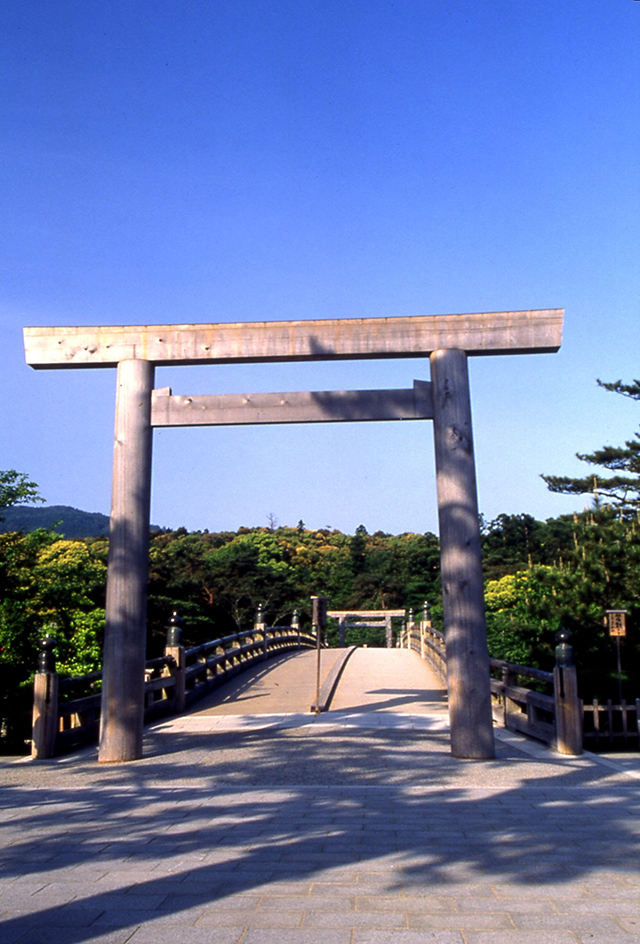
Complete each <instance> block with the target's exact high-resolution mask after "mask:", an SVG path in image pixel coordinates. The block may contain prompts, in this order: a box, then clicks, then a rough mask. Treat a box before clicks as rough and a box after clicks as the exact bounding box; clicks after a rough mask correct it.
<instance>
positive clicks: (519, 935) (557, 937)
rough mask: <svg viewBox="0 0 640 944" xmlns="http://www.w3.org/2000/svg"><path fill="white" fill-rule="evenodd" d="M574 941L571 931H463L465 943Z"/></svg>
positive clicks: (568, 943) (558, 943) (570, 943)
mask: <svg viewBox="0 0 640 944" xmlns="http://www.w3.org/2000/svg"><path fill="white" fill-rule="evenodd" d="M575 941H576V939H575V936H574V935H573V934H572V932H571V931H465V944H575ZM627 944H628V942H627Z"/></svg>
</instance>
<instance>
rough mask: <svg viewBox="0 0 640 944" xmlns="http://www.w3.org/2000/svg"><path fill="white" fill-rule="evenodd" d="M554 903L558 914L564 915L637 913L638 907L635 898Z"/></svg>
mask: <svg viewBox="0 0 640 944" xmlns="http://www.w3.org/2000/svg"><path fill="white" fill-rule="evenodd" d="M554 905H555V907H556V910H557V911H558V912H559V913H560V914H565V915H597V914H601V915H602V914H612V915H637V914H638V910H639V908H640V905H639V903H638V899H637V898H635V899H633V898H629V899H624V898H617V899H615V900H612V901H596V900H595V899H590V900H588V901H582V900H580V901H555V902H554Z"/></svg>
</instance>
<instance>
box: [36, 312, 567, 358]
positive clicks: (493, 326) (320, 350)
mask: <svg viewBox="0 0 640 944" xmlns="http://www.w3.org/2000/svg"><path fill="white" fill-rule="evenodd" d="M563 315H564V312H563V310H562V309H560V308H553V309H539V310H531V311H500V312H480V313H475V314H465V315H416V316H411V317H402V316H401V317H393V318H344V319H326V320H318V321H255V322H244V323H238V324H233V323H229V324H225V323H219V324H179V325H122V326H115V327H114V326H96V327H27V328H25V329H24V342H25V354H26V360H27V363H28V364H30V365H31V366H32V367H36V368H51V367H55V368H59V367H115V366H116V365H117V364H118V362H119V361H121V360H129V359H132V358H135V359H139V360H148V361H151V362H152V363H154V364H163V363H172V364H229V363H252V362H259V361H303V360H311V361H322V360H336V359H353V358H355V359H358V358H385V357H426V356H428V355H429V354H431V353H432V352H433V351H437V350H440V349H441V348H458V349H460V350H463V351H466V352H467V353H468V354H478V355H481V354H518V353H519V354H532V353H545V352H546V353H549V352H553V351H557V350H558V348H559V347H560V344H561V342H562V323H563Z"/></svg>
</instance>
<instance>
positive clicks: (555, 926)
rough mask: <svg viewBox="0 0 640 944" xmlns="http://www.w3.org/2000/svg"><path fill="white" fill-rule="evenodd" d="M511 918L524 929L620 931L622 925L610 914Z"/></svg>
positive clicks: (521, 915)
mask: <svg viewBox="0 0 640 944" xmlns="http://www.w3.org/2000/svg"><path fill="white" fill-rule="evenodd" d="M511 919H512V921H513V923H514V925H515V926H516V928H518V929H519V930H522V931H555V930H562V929H564V928H566V929H567V930H571V931H576V932H578V931H579V932H583V933H584V932H585V931H608V932H609V933H612V932H613V933H620V925H619V923H617V922H616V921H614V920H613V918H610V917H609V916H608V915H582V916H577V915H557V914H545V915H523V914H512V915H511Z"/></svg>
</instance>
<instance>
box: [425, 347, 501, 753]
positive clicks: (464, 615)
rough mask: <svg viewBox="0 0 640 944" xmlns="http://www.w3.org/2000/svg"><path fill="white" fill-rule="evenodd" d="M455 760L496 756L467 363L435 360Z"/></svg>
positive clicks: (453, 357)
mask: <svg viewBox="0 0 640 944" xmlns="http://www.w3.org/2000/svg"><path fill="white" fill-rule="evenodd" d="M430 360H431V380H432V384H433V414H434V415H433V421H434V422H433V429H434V439H435V454H436V475H437V487H438V518H439V522H440V564H441V578H442V604H443V611H444V626H445V643H446V652H447V676H448V687H449V717H450V723H451V752H452V754H453V755H454V757H468V758H476V759H479V760H480V759H489V758H492V757H494V756H495V748H494V742H493V722H492V716H491V686H490V680H489V679H490V676H489V651H488V648H487V630H486V624H485V616H484V594H483V575H482V558H481V551H480V528H479V525H478V499H477V493H476V471H475V461H474V454H473V435H472V430H471V402H470V396H469V377H468V371H467V356H466V354H465V352H464V351H459V350H441V351H435V352H434V353H433V354H432V355H431V358H430Z"/></svg>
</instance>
